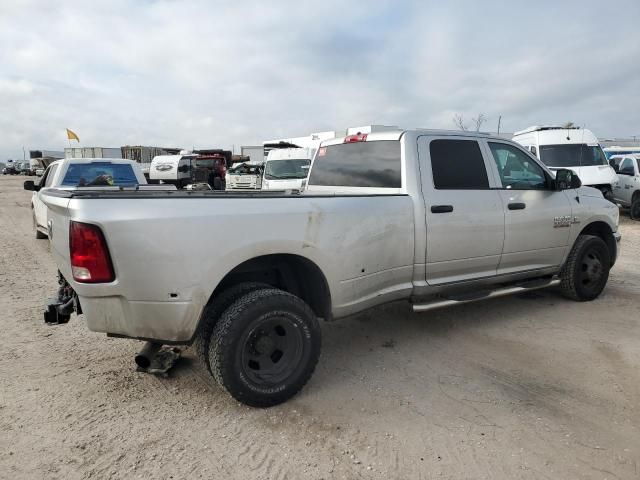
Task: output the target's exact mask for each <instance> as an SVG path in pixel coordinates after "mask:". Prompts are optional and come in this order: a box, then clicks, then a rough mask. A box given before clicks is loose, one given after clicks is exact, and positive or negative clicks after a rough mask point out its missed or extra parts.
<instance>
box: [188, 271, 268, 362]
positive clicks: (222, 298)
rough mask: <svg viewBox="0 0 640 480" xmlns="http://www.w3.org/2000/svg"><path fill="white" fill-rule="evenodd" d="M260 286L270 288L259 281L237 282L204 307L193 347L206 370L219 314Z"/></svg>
mask: <svg viewBox="0 0 640 480" xmlns="http://www.w3.org/2000/svg"><path fill="white" fill-rule="evenodd" d="M261 288H271V286H270V285H268V284H266V283H259V282H245V283H239V284H237V285H234V286H232V287H230V288H228V289H226V290H223V291H222V292H221V293H220V294H219V295H216V297H215V298H214V299H213V302H212V303H210V304H209V305H207V306H206V307H205V310H204V313H203V315H202V316H203V318H202V320H201V323H200V328H199V330H198V333H197V335H196V338H195V341H194V347H195V349H196V354H197V355H198V360H200V363H202V365H204V366H205V367H206V368H207V371H209V372H211V366H210V365H209V342H210V340H211V334H212V333H213V329H214V328H215V326H216V323H217V322H218V320H219V319H220V315H222V313H223V312H224V311H225V310H226V309H227V308H229V307H230V306H231V304H232V303H234V302H235V301H236V300H238V298H240V297H241V296H243V295H246V294H247V293H249V292H253V291H254V290H259V289H261Z"/></svg>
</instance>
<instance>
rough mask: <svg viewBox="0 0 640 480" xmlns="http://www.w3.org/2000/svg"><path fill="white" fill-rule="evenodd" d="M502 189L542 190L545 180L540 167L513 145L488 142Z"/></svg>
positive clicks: (545, 183)
mask: <svg viewBox="0 0 640 480" xmlns="http://www.w3.org/2000/svg"><path fill="white" fill-rule="evenodd" d="M489 148H490V149H491V154H492V155H493V159H494V161H495V162H496V166H497V167H498V173H499V174H500V180H502V187H503V188H506V189H511V190H544V189H546V188H547V178H546V176H545V174H544V170H543V169H542V167H540V165H538V164H537V163H536V162H534V161H533V160H532V159H531V157H529V156H528V155H527V154H526V153H524V152H523V151H522V150H520V149H519V148H517V147H514V146H513V145H507V144H506V143H494V142H489Z"/></svg>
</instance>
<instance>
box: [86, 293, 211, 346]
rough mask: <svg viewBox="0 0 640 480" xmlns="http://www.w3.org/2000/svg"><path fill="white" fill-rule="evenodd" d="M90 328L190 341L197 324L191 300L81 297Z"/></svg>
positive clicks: (156, 339) (109, 332) (174, 340)
mask: <svg viewBox="0 0 640 480" xmlns="http://www.w3.org/2000/svg"><path fill="white" fill-rule="evenodd" d="M80 303H81V305H82V310H83V313H84V315H85V319H86V321H87V326H88V327H89V330H91V331H94V332H102V333H107V334H111V335H114V336H123V337H131V338H139V339H144V340H154V341H158V342H161V343H189V342H190V341H191V339H192V337H193V334H194V332H195V329H196V326H197V323H198V312H196V309H195V308H194V307H193V303H192V302H177V301H176V302H140V301H130V300H127V299H125V298H123V297H80Z"/></svg>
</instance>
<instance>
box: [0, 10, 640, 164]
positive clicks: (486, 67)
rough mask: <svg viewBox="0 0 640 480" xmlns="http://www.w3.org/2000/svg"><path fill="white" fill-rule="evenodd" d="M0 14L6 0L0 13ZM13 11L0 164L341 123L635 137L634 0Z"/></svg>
mask: <svg viewBox="0 0 640 480" xmlns="http://www.w3.org/2000/svg"><path fill="white" fill-rule="evenodd" d="M5 3H8V5H6V4H5ZM429 3H430V2H417V1H416V2H384V1H377V2H367V3H366V4H363V3H354V4H350V3H349V2H337V1H333V0H332V1H326V2H322V3H320V2H305V1H302V2H301V1H297V2H294V1H283V2H271V3H264V2H246V1H243V0H239V1H236V2H208V1H205V0H192V1H183V2H174V1H138V0H115V1H108V2H107V1H95V2H80V1H64V0H63V1H59V2H47V1H45V0H42V1H36V0H33V1H19V2H15V1H12V2H3V4H2V5H0V159H3V158H4V157H7V156H19V155H21V154H22V146H23V145H24V146H25V147H26V148H27V149H30V148H33V149H35V148H49V149H56V148H58V149H59V148H62V147H63V146H64V145H65V144H66V138H65V134H64V129H65V128H66V127H69V128H72V129H73V130H75V131H76V132H77V133H78V134H79V136H80V138H81V139H82V144H84V145H97V146H119V145H123V144H127V143H129V144H148V145H166V146H185V147H187V146H201V147H204V146H211V147H213V146H224V147H230V146H231V145H232V144H235V145H236V147H237V146H239V145H242V144H252V143H255V142H259V141H262V140H264V139H267V138H273V137H277V136H297V135H303V134H306V133H309V132H311V131H320V130H332V129H336V128H344V127H345V126H347V125H363V124H367V123H386V124H397V125H404V126H424V127H434V128H452V127H453V124H452V122H451V117H452V115H453V113H454V112H460V113H463V114H465V116H466V117H471V116H474V115H475V114H477V113H478V112H484V113H485V114H486V115H487V116H488V117H489V122H490V123H489V124H488V126H489V127H490V128H495V123H496V121H497V117H498V115H503V130H504V129H507V130H510V131H513V130H516V129H520V128H523V127H526V126H528V125H529V124H533V123H549V122H563V121H567V120H572V121H574V122H576V123H579V124H585V123H586V124H587V126H589V127H590V128H592V129H593V130H594V131H595V133H596V134H598V135H600V136H603V137H604V136H613V135H633V134H639V133H640V125H639V122H638V113H637V112H638V111H640V104H639V103H640V102H639V101H638V99H637V98H638V97H637V89H638V80H637V79H638V78H639V74H640V67H639V66H638V64H637V62H635V59H637V58H639V56H640V42H637V41H636V38H637V25H636V24H635V23H634V20H635V19H637V18H638V16H639V14H640V4H638V3H637V2H634V1H629V2H626V3H622V2H620V3H618V4H616V7H615V8H616V10H615V12H614V13H615V28H612V26H611V25H607V23H604V22H603V21H602V18H604V16H603V13H605V12H603V10H602V7H600V9H587V8H578V6H579V5H583V4H573V3H566V4H565V2H563V3H562V4H560V3H558V2H554V3H550V4H549V5H548V6H547V7H546V8H544V7H541V6H540V5H539V4H536V5H532V6H517V5H512V6H511V7H510V8H507V7H506V6H505V5H504V4H503V3H501V2H471V1H467V2H456V3H455V4H452V5H450V4H449V3H446V4H442V5H440V6H433V5H429Z"/></svg>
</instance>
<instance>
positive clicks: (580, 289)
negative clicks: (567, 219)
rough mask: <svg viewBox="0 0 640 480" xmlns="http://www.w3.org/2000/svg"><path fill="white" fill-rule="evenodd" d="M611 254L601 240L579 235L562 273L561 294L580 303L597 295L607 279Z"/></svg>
mask: <svg viewBox="0 0 640 480" xmlns="http://www.w3.org/2000/svg"><path fill="white" fill-rule="evenodd" d="M610 268H611V256H610V254H609V249H608V248H607V245H606V244H605V243H604V241H603V240H602V239H601V238H599V237H596V236H593V235H580V236H579V237H578V239H577V240H576V243H575V244H574V246H573V248H572V249H571V253H569V257H568V258H567V262H566V264H565V266H564V267H563V269H562V273H561V280H562V283H561V290H562V292H563V294H564V295H565V296H566V297H568V298H571V299H573V300H577V301H579V302H584V301H589V300H593V299H595V298H597V297H598V296H599V295H600V293H601V292H602V290H604V287H605V285H606V284H607V280H608V279H609V269H610Z"/></svg>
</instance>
